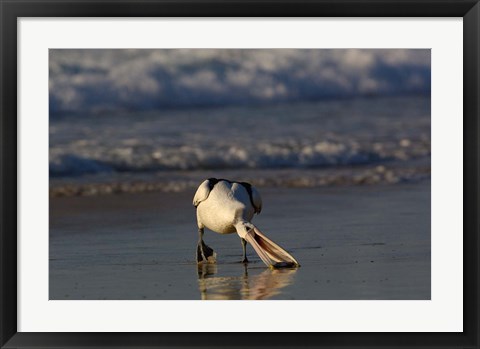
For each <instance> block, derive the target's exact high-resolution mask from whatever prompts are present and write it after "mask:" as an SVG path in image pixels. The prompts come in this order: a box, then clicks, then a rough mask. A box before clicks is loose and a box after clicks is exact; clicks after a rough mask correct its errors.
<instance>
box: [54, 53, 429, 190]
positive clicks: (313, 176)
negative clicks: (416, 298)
mask: <svg viewBox="0 0 480 349" xmlns="http://www.w3.org/2000/svg"><path fill="white" fill-rule="evenodd" d="M49 62H50V67H49V71H50V80H49V81H50V96H49V101H50V179H51V181H50V193H51V195H53V196H65V195H66V196H70V195H95V194H101V193H121V192H139V191H157V190H163V191H182V190H185V189H191V188H194V187H196V186H197V185H198V183H199V181H201V180H202V179H204V178H207V177H211V176H213V177H227V178H234V179H242V180H248V181H250V182H253V183H254V184H256V185H260V186H331V185H346V184H347V185H350V184H369V183H370V184H375V183H397V182H405V181H418V180H422V179H424V178H429V176H430V88H431V84H430V80H431V79H430V76H431V71H430V50H418V49H415V50H405V49H392V50H376V49H368V50H353V49H345V50H341V49H335V50H325V49H308V50H307V49H305V50H302V49H295V50H289V49H269V50H257V49H238V50H237V49H233V50H232V49H223V50H213V49H191V50H183V49H182V50H179V49H175V50H166V49H159V50H125V49H119V50H91V49H82V50H69V49H67V50H65V49H61V50H50V60H49Z"/></svg>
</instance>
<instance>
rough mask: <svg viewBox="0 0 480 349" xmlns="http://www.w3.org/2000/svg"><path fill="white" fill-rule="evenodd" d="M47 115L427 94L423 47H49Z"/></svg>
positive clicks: (427, 71) (427, 69)
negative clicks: (251, 48) (350, 48)
mask: <svg viewBox="0 0 480 349" xmlns="http://www.w3.org/2000/svg"><path fill="white" fill-rule="evenodd" d="M49 52H50V53H49V76H50V80H49V84H50V86H49V91H50V97H49V102H50V113H51V115H56V114H59V113H65V112H74V113H97V112H103V111H132V110H137V111H138V110H153V109H160V108H178V107H198V106H225V105H234V104H236V105H238V104H240V105H245V104H255V103H257V104H258V103H271V102H291V101H302V100H317V99H324V98H339V97H351V96H365V95H378V96H385V95H400V94H430V88H431V85H430V80H431V79H430V76H431V72H430V50H417V49H415V50H404V49H402V50H400V49H395V50H393V49H392V50H378V49H371V50H365V49H363V50H338V49H336V50H325V49H308V50H307V49H301V50H287V49H274V50H206V49H193V50H91V49H89V50H70V49H67V50H65V49H62V50H54V49H52V50H50V51H49Z"/></svg>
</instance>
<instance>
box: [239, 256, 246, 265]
mask: <svg viewBox="0 0 480 349" xmlns="http://www.w3.org/2000/svg"><path fill="white" fill-rule="evenodd" d="M240 263H243V264H247V263H248V258H247V257H245V258H244V259H243V260H242V261H241V262H240Z"/></svg>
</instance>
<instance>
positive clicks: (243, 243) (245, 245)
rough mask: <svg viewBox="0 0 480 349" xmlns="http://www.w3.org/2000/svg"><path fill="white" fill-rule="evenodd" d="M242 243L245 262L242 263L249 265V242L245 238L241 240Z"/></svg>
mask: <svg viewBox="0 0 480 349" xmlns="http://www.w3.org/2000/svg"><path fill="white" fill-rule="evenodd" d="M240 240H241V241H242V247H243V260H242V263H248V258H247V240H245V239H244V238H240Z"/></svg>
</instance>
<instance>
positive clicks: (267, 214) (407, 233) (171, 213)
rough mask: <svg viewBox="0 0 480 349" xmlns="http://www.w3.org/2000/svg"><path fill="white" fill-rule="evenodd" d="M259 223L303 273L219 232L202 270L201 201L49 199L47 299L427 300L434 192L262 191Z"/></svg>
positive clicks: (417, 187) (426, 187) (416, 187)
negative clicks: (269, 264) (211, 261)
mask: <svg viewBox="0 0 480 349" xmlns="http://www.w3.org/2000/svg"><path fill="white" fill-rule="evenodd" d="M259 190H260V192H261V194H262V197H263V202H264V208H263V211H262V213H261V214H260V215H259V216H257V217H255V219H254V223H255V224H257V225H258V227H259V228H260V229H261V230H262V231H264V232H265V233H266V234H267V236H269V237H270V238H272V239H273V240H274V241H275V242H277V243H279V244H280V245H282V246H283V247H285V248H286V249H287V250H288V251H290V252H291V253H292V254H293V255H294V256H295V258H297V259H298V261H299V262H300V263H301V265H302V266H301V267H300V268H299V269H282V270H270V269H268V268H266V267H265V265H264V264H263V263H262V262H261V261H260V259H259V258H258V257H257V256H256V254H255V252H254V251H253V249H252V248H251V247H248V257H249V259H250V263H249V264H248V266H246V267H245V266H244V265H243V264H241V263H239V261H240V260H241V254H242V247H241V243H240V239H239V238H238V236H237V235H236V234H231V235H226V236H221V235H218V234H215V233H212V232H210V231H206V233H205V242H206V243H207V244H208V245H210V246H211V247H213V248H214V249H215V251H216V252H217V259H218V264H217V265H211V266H204V267H200V268H198V267H197V265H196V263H195V259H194V257H195V248H196V242H197V229H196V222H195V209H194V207H193V206H192V204H191V201H192V197H193V194H194V193H193V192H190V191H186V192H181V193H164V192H153V193H139V194H121V195H107V196H89V197H58V198H51V199H50V262H49V264H50V284H49V286H50V290H49V294H50V299H68V300H75V299H78V300H86V299H89V300H93V299H125V300H126V299H140V300H141V299H165V300H173V299H193V300H196V299H288V300H289V299H319V300H320V299H321V300H348V299H351V300H355V299H359V300H365V299H372V300H381V299H385V300H386V299H390V300H391V299H430V255H431V253H430V240H431V239H430V182H429V181H421V182H419V183H411V184H394V185H372V186H353V187H330V188H259Z"/></svg>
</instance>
